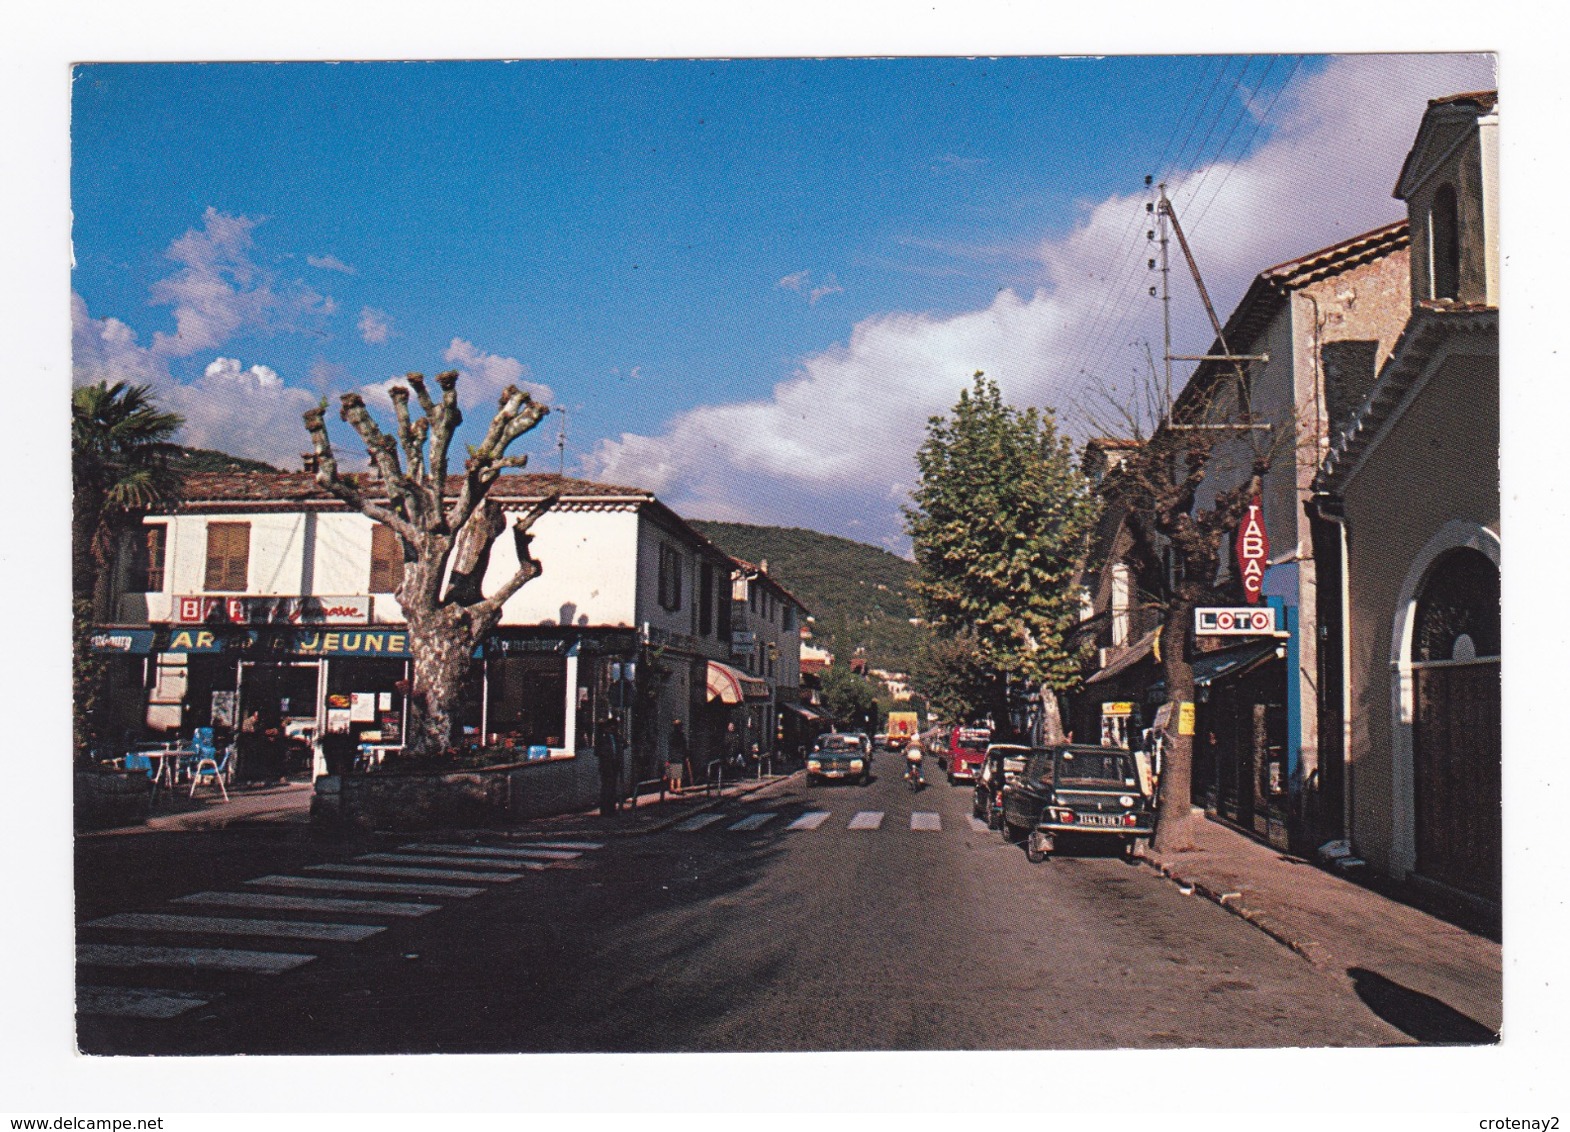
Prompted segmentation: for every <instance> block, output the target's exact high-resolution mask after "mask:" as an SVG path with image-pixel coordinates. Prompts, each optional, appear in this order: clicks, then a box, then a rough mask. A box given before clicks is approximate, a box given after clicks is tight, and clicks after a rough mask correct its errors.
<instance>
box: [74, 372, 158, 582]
mask: <svg viewBox="0 0 1570 1132" xmlns="http://www.w3.org/2000/svg"><path fill="white" fill-rule="evenodd" d="M184 423H185V418H183V417H181V416H180V415H179V414H178V413H166V412H162V411H160V410H159V409H158V407H157V405H155V404H154V403H153V398H152V390H151V389H150V388H149V387H148V386H146V385H127V384H126V383H125V382H123V381H117V382H115V383H114V384H113V385H111V384H109V383H108V382H107V381H101V382H99V383H98V384H96V385H83V386H81V387H79V388H78V389H76V390H75V391H73V392H72V394H71V483H72V487H73V499H72V511H71V520H72V521H71V536H72V547H71V551H72V575H73V578H72V580H73V590H72V592H73V593H74V595H75V596H76V597H77V598H78V599H85V600H88V601H91V600H92V599H93V598H94V596H95V595H96V593H97V591H98V584H99V581H100V579H101V578H102V576H103V575H104V574H105V572H106V569H107V567H108V565H109V562H110V559H111V552H112V550H113V544H114V537H115V535H116V533H117V532H118V531H120V530H123V529H124V528H125V527H126V526H127V525H128V524H129V523H130V522H131V521H132V520H133V519H134V518H135V517H136V516H137V515H138V514H139V513H140V512H142V511H144V510H146V509H147V508H148V507H151V506H153V505H154V504H157V503H159V502H162V501H163V500H166V499H170V498H172V497H173V496H174V494H175V493H176V492H177V491H178V490H179V486H180V477H179V473H178V472H176V471H175V470H174V469H173V468H172V467H171V466H170V464H169V457H170V456H172V455H174V454H175V453H177V452H178V451H179V449H178V448H177V447H176V446H175V445H173V444H171V443H170V437H172V436H173V435H174V434H175V432H176V431H177V430H178V429H179V428H180V426H181V425H183V424H184Z"/></svg>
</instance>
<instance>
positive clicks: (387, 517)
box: [305, 371, 559, 756]
mask: <svg viewBox="0 0 1570 1132" xmlns="http://www.w3.org/2000/svg"><path fill="white" fill-rule="evenodd" d="M406 380H407V382H408V385H407V386H404V385H395V386H393V387H392V388H391V389H390V390H389V391H388V395H389V396H390V398H391V399H392V407H393V413H394V416H395V418H396V420H397V430H396V435H389V434H388V433H385V432H383V431H382V430H381V428H379V427H378V426H377V424H376V421H375V420H374V419H373V418H372V416H371V414H370V412H369V411H368V410H367V409H366V407H365V401H364V399H363V398H362V397H361V396H360V395H359V394H358V393H345V394H343V396H342V397H341V398H340V400H341V402H342V408H341V411H340V413H339V415H340V417H341V418H342V419H343V420H344V421H346V422H347V423H348V424H349V425H350V426H351V427H352V428H353V429H354V431H355V432H356V433H358V434H359V436H360V439H361V440H363V441H364V442H365V451H366V454H367V455H368V456H369V457H370V459H371V463H372V465H373V467H374V468H375V469H376V473H377V477H376V479H375V480H374V481H373V482H374V485H375V487H374V490H375V493H374V494H373V489H372V487H371V485H370V484H367V483H365V482H363V480H362V478H361V477H349V476H345V475H341V474H340V473H339V471H338V461H337V459H336V457H335V456H334V454H333V446H332V441H331V440H330V439H329V438H328V436H327V425H326V419H325V418H326V410H327V403H326V399H325V398H324V399H323V401H322V404H320V405H318V406H317V407H316V408H314V409H311V410H309V411H308V412H307V413H306V414H305V427H306V430H307V431H308V432H309V433H310V435H311V442H312V445H313V446H314V448H315V451H316V482H317V483H318V484H320V485H321V486H322V487H323V488H324V489H325V490H327V491H329V492H331V493H332V494H333V495H334V496H336V497H337V498H338V499H339V500H341V501H342V502H343V503H345V504H346V505H348V506H349V507H351V508H353V509H354V510H356V511H359V512H360V513H361V514H363V515H366V516H368V517H369V518H371V519H374V520H375V521H376V522H378V523H382V524H385V525H386V526H387V527H388V528H389V529H391V530H392V531H393V533H394V534H395V535H397V537H398V542H399V544H400V546H401V547H402V551H403V579H402V581H401V582H399V584H398V586H397V589H396V590H395V591H394V596H395V597H396V598H397V599H398V604H399V606H400V607H401V608H402V610H403V615H404V618H405V620H406V621H407V622H408V625H409V650H410V653H411V655H412V657H413V664H412V667H413V681H412V683H411V686H410V689H409V714H410V727H409V736H408V742H407V746H406V750H407V753H408V754H409V755H410V756H422V755H441V754H445V753H448V752H451V751H453V750H455V749H456V747H457V745H458V740H459V737H460V733H459V703H460V699H461V696H462V689H463V684H464V677H465V676H467V674H468V671H469V665H470V663H471V658H472V656H473V653H474V650H475V648H476V647H477V646H478V645H479V644H480V643H481V642H482V641H483V640H484V639H485V637H486V635H487V634H489V633H490V632H491V630H492V629H494V628H495V627H496V624H497V622H499V621H500V620H501V615H502V606H504V605H505V604H506V603H507V600H508V599H509V598H511V597H512V596H513V595H514V594H516V593H517V592H518V591H519V590H520V589H522V588H523V586H524V585H526V584H527V583H528V582H530V581H532V580H533V579H535V578H537V577H539V575H540V573H541V570H542V566H541V564H540V563H539V562H538V561H537V560H536V559H535V558H534V557H533V556H532V555H531V554H530V553H529V543H530V540H531V538H532V537H533V536H532V535H531V533H530V532H531V529H532V527H533V525H534V523H535V521H536V520H538V519H539V517H540V516H541V515H543V514H544V513H545V512H546V511H548V510H549V509H550V508H551V507H552V506H553V505H554V504H555V502H556V500H557V499H558V498H559V493H556V494H550V495H547V496H546V497H545V498H544V499H541V500H540V501H539V502H537V503H534V504H532V505H531V506H529V507H528V508H527V509H525V510H524V511H522V512H521V513H519V514H518V515H516V516H515V517H514V519H513V522H512V536H513V545H514V547H515V549H516V551H517V557H518V569H517V570H516V571H515V572H514V573H513V575H512V576H511V577H510V578H508V579H507V580H506V581H505V582H503V583H502V584H501V585H500V586H498V587H497V588H496V590H495V592H494V593H492V594H491V595H490V596H489V597H487V596H485V595H484V593H483V592H482V583H483V581H484V578H485V573H486V569H487V568H488V566H489V565H490V556H491V549H492V547H493V546H494V544H495V542H496V540H497V539H498V538H499V537H500V536H501V535H502V533H503V532H504V531H505V530H506V529H507V522H506V519H505V517H504V516H503V514H502V507H501V504H500V503H499V502H497V501H496V500H494V499H491V498H490V494H489V493H490V490H491V487H492V485H493V484H494V483H495V482H496V480H497V477H499V476H500V475H501V474H502V473H503V472H505V471H507V470H508V469H512V468H523V467H524V466H525V465H526V464H527V463H528V457H527V456H525V455H517V456H509V455H507V449H508V447H509V446H510V445H511V444H512V443H513V442H514V441H515V440H517V439H518V438H519V437H521V436H522V435H524V434H525V433H526V432H529V431H530V430H531V429H533V428H534V427H535V426H536V425H538V424H539V423H540V421H541V420H543V419H544V418H545V415H546V414H547V413H548V412H549V411H550V410H549V409H548V408H547V407H546V406H544V405H542V404H540V403H538V402H537V401H535V400H534V399H533V398H531V397H530V396H529V394H528V393H526V392H524V391H523V390H520V389H518V388H516V387H515V386H508V387H507V388H506V389H505V390H503V391H502V394H501V398H500V400H499V402H498V406H497V409H496V414H495V416H493V417H492V418H491V423H490V426H489V427H488V428H487V430H486V433H485V438H484V439H483V440H482V441H481V442H480V443H479V444H478V445H472V446H469V447H468V448H467V459H465V460H464V463H463V473H462V475H461V476H459V475H454V476H451V477H449V476H448V471H447V469H448V454H449V450H450V449H451V446H452V444H453V440H454V435H455V433H456V432H457V430H458V426H459V425H461V424H462V423H463V413H462V411H461V410H460V409H459V408H458V395H457V386H458V374H457V373H456V372H454V371H448V372H446V373H441V374H438V375H437V376H436V384H437V386H438V387H439V389H440V394H441V399H440V400H435V399H433V398H432V397H431V394H430V390H429V389H428V388H427V386H426V383H425V378H424V376H423V375H421V374H418V373H411V374H409V375H408V377H407V379H406ZM411 389H412V390H413V395H414V399H415V401H416V402H417V403H418V406H419V409H420V415H416V414H414V413H412V412H411V411H410V406H409V398H410V390H411ZM400 457H401V458H400Z"/></svg>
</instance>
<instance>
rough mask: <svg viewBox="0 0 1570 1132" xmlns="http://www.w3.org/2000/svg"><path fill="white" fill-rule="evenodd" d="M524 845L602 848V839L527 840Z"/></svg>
mask: <svg viewBox="0 0 1570 1132" xmlns="http://www.w3.org/2000/svg"><path fill="white" fill-rule="evenodd" d="M524 844H525V845H526V846H528V847H529V848H533V849H603V848H605V842H603V841H527V842H524Z"/></svg>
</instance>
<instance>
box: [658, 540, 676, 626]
mask: <svg viewBox="0 0 1570 1132" xmlns="http://www.w3.org/2000/svg"><path fill="white" fill-rule="evenodd" d="M660 605H661V607H662V608H665V609H668V610H670V611H671V612H672V613H675V612H676V611H677V610H678V609H680V608H681V551H679V550H677V549H676V548H675V547H674V546H671V545H670V544H669V543H664V542H662V543H660Z"/></svg>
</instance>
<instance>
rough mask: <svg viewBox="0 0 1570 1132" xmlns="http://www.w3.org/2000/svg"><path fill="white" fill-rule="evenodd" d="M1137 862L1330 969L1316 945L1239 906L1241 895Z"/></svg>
mask: <svg viewBox="0 0 1570 1132" xmlns="http://www.w3.org/2000/svg"><path fill="white" fill-rule="evenodd" d="M1139 861H1140V863H1141V864H1143V865H1144V866H1145V867H1146V868H1149V869H1152V870H1153V871H1155V872H1156V873H1158V874H1160V875H1161V876H1163V877H1165V878H1166V879H1167V880H1169V881H1171V882H1172V883H1173V884H1175V885H1177V886H1178V887H1179V889H1180V890H1183V889H1186V890H1188V891H1189V892H1195V893H1198V894H1199V895H1200V896H1202V897H1204V898H1205V899H1206V900H1208V901H1210V902H1211V903H1212V904H1216V905H1219V906H1220V907H1222V908H1225V909H1226V910H1227V911H1228V912H1230V913H1232V914H1233V915H1234V916H1236V917H1237V918H1238V919H1240V920H1243V921H1245V922H1246V923H1248V924H1251V925H1253V926H1254V927H1256V928H1258V929H1259V930H1260V931H1261V932H1263V933H1264V934H1265V935H1267V936H1269V937H1270V938H1271V939H1273V940H1275V941H1276V942H1277V943H1279V944H1281V945H1282V946H1283V947H1285V948H1287V949H1288V950H1290V951H1292V952H1293V953H1294V954H1295V955H1297V956H1298V957H1299V958H1301V959H1302V960H1303V961H1304V962H1306V963H1308V964H1310V965H1311V966H1314V967H1318V968H1321V969H1328V968H1330V967H1331V966H1333V965H1332V964H1331V963H1329V961H1328V957H1327V956H1326V954H1325V951H1324V948H1322V947H1321V946H1320V945H1319V944H1317V943H1312V942H1307V941H1302V940H1298V939H1297V938H1295V937H1294V936H1293V935H1292V934H1290V933H1289V932H1288V931H1287V930H1286V929H1285V928H1282V927H1280V926H1278V925H1277V924H1276V923H1274V922H1273V921H1272V920H1271V918H1270V917H1269V916H1268V915H1267V914H1266V913H1263V912H1260V911H1258V910H1257V909H1254V908H1250V907H1248V906H1247V905H1246V904H1244V903H1242V900H1243V894H1242V893H1241V892H1219V891H1217V890H1216V889H1214V888H1212V887H1211V886H1210V885H1208V884H1205V883H1204V882H1203V881H1198V880H1193V879H1190V878H1188V877H1184V876H1182V875H1181V874H1180V873H1179V872H1178V870H1177V869H1175V868H1174V867H1173V866H1171V865H1169V864H1166V863H1165V862H1162V861H1156V860H1153V859H1152V858H1150V857H1146V856H1144V855H1143V854H1141V855H1140V857H1139Z"/></svg>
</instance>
